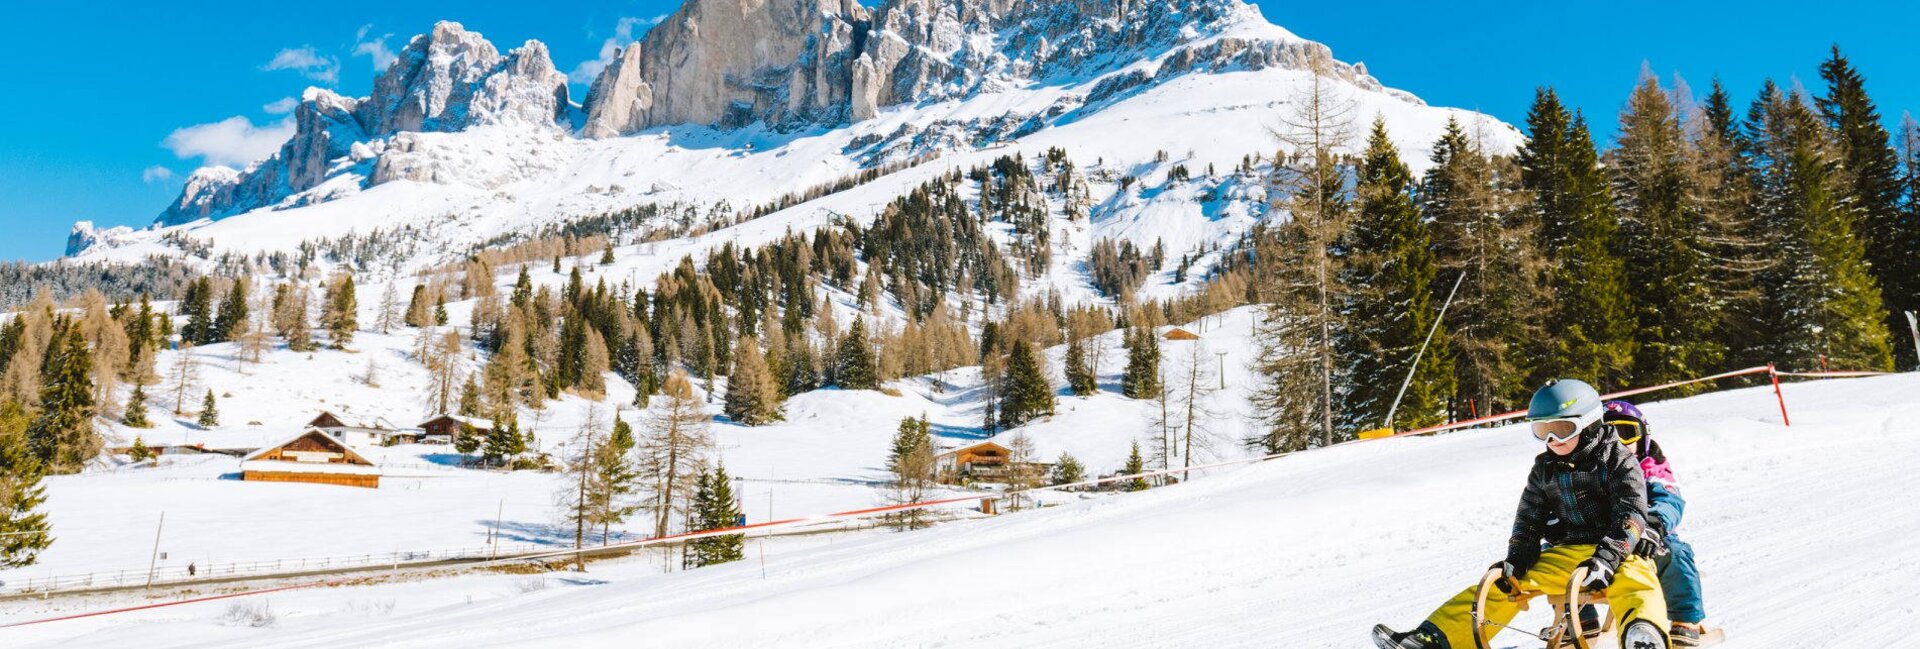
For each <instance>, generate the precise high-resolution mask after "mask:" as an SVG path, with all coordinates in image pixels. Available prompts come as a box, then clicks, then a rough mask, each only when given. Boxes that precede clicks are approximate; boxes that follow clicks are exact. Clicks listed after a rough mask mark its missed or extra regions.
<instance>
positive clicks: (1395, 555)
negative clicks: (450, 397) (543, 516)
mask: <svg viewBox="0 0 1920 649" xmlns="http://www.w3.org/2000/svg"><path fill="white" fill-rule="evenodd" d="M1916 388H1920V377H1916V376H1912V375H1897V376H1889V377H1880V378H1870V379H1854V380H1836V381H1819V382H1810V383H1796V384H1789V385H1788V386H1787V387H1786V390H1787V399H1788V405H1789V407H1790V408H1791V409H1792V414H1793V417H1794V420H1795V424H1794V426H1792V427H1791V428H1788V427H1784V426H1781V425H1780V424H1779V422H1778V410H1777V406H1776V405H1775V404H1774V402H1773V395H1772V391H1771V389H1770V388H1765V387H1762V388H1747V389H1740V390H1732V391H1727V392H1721V393H1714V394H1708V395H1703V396H1697V397H1692V398H1688V399H1680V400H1676V401H1672V402H1666V403H1656V404H1652V405H1651V406H1650V407H1648V408H1647V413H1648V415H1649V417H1650V418H1651V420H1652V421H1653V422H1654V426H1655V432H1654V434H1655V435H1656V438H1657V439H1660V440H1662V443H1663V445H1664V446H1665V447H1666V448H1667V450H1668V452H1669V455H1670V456H1671V457H1672V458H1673V462H1674V465H1675V468H1676V471H1677V472H1678V473H1679V477H1680V479H1681V481H1682V485H1683V487H1682V488H1683V490H1684V493H1685V494H1686V495H1687V497H1688V498H1689V511H1688V513H1689V516H1688V518H1687V520H1686V521H1685V522H1684V523H1683V524H1682V526H1681V533H1682V535H1683V536H1684V537H1685V538H1687V539H1688V540H1689V541H1690V542H1691V543H1693V545H1694V546H1695V548H1696V550H1697V551H1698V552H1699V557H1700V561H1701V568H1702V570H1703V571H1704V573H1705V574H1706V579H1707V581H1706V588H1707V597H1708V600H1707V602H1708V606H1709V614H1710V616H1711V618H1710V619H1711V621H1713V622H1714V623H1715V624H1718V625H1724V626H1726V627H1727V628H1728V629H1729V634H1730V636H1731V637H1732V640H1730V641H1729V642H1728V643H1727V644H1726V645H1724V646H1727V647H1730V648H1735V649H1737V648H1739V647H1775V646H1804V643H1805V642H1806V641H1807V638H1808V637H1809V636H1808V635H1807V634H1808V633H1810V632H1815V631H1817V632H1819V633H1822V634H1824V635H1823V636H1821V637H1822V639H1823V641H1822V642H1820V643H1819V644H1821V645H1822V646H1835V647H1882V646H1900V645H1899V643H1900V642H1903V641H1904V640H1905V638H1906V636H1907V633H1906V631H1907V630H1908V628H1909V627H1910V626H1911V625H1912V623H1913V622H1915V621H1916V616H1915V615H1914V613H1913V611H1912V609H1911V608H1910V607H1906V606H1905V605H1903V604H1900V603H1899V602H1900V601H1902V598H1901V597H1900V595H1901V594H1903V593H1904V592H1905V590H1906V589H1907V588H1908V586H1907V585H1908V584H1911V583H1914V582H1915V580H1916V579H1920V562H1915V561H1913V560H1911V559H1908V558H1904V555H1903V550H1904V545H1905V541H1906V539H1909V538H1911V537H1912V536H1913V535H1914V534H1915V533H1920V515H1916V514H1915V513H1914V512H1913V510H1912V508H1911V507H1907V506H1905V504H1904V501H1902V500H1900V499H1899V498H1889V497H1887V494H1899V493H1905V492H1906V491H1908V490H1911V489H1913V488H1915V487H1920V478H1917V477H1916V476H1915V475H1914V474H1913V471H1912V460H1911V458H1912V457H1914V453H1915V452H1916V451H1920V435H1916V433H1920V426H1916V424H1915V423H1914V422H1915V418H1914V415H1915V414H1920V404H1917V403H1916V402H1915V400H1914V399H1913V398H1912V396H1911V395H1912V394H1914V391H1915V389H1916ZM1538 451H1539V445H1538V444H1537V443H1536V442H1533V441H1532V440H1531V438H1530V437H1528V436H1527V435H1525V433H1524V430H1523V429H1522V428H1521V427H1519V426H1508V427H1502V428H1495V429H1485V430H1474V431H1463V432H1459V433H1453V434H1448V435H1442V436H1438V437H1431V438H1413V439H1394V440H1387V441H1381V442H1371V443H1365V444H1356V445H1347V446H1341V447H1336V448H1333V449H1328V450H1321V451H1314V452H1310V453H1305V454H1300V455H1295V456H1291V457H1288V458H1283V459H1280V460H1275V461H1271V462H1265V463H1260V464H1257V465H1253V466H1249V467H1246V468H1242V469H1238V470H1223V471H1218V472H1215V475H1211V476H1208V477H1206V478H1205V479H1197V480H1194V481H1192V482H1188V483H1186V484H1182V485H1177V486H1173V487H1169V488H1165V489H1159V490H1153V491H1148V492H1144V493H1140V494H1131V495H1126V496H1121V497H1112V498H1100V499H1095V500H1092V501H1088V502H1084V503H1080V504H1073V505H1069V506H1065V507H1055V508H1049V509H1044V510H1040V511H1036V512H1028V513H1021V514H1017V515H1006V516H1001V517H997V518H993V519H985V520H972V521H963V522H956V523H951V524H947V525H943V526H939V527H936V528H933V529H931V530H925V531H920V532H912V533H898V534H895V533H876V534H870V535H864V536H862V537H860V538H855V539H844V538H843V539H841V540H839V541H838V542H835V543H833V544H831V545H828V546H825V547H814V548H812V549H809V550H804V551H797V552H788V553H779V554H776V555H773V556H769V557H767V560H766V573H765V577H764V578H763V577H762V573H761V568H760V566H759V564H758V562H757V561H754V560H752V558H753V557H752V554H751V552H750V555H749V557H750V560H749V561H745V562H740V563H736V564H729V565H725V566H717V567H712V568H706V569H701V570H696V571H691V572H684V573H674V574H669V575H658V574H652V573H651V572H647V573H646V574H632V573H621V572H618V571H616V570H614V569H611V568H609V569H605V570H600V569H596V572H595V573H589V574H588V575H586V576H585V577H586V578H587V579H588V580H589V581H582V582H578V583H568V584H567V585H566V586H564V587H559V586H556V587H554V588H549V589H546V590H543V591H539V592H536V593H530V594H515V595H507V596H500V595H497V594H495V593H497V592H498V588H499V586H498V583H499V580H498V578H497V577H496V576H469V577H458V578H453V579H447V580H440V581H433V582H420V583H414V584H402V585H390V586H377V587H369V588H342V589H332V590H328V591H324V592H311V593H300V594H289V595H286V596H275V597H274V606H276V607H277V610H279V611H281V613H280V615H279V617H278V619H277V621H276V622H275V624H274V625H273V627H271V628H269V629H251V628H235V627H234V626H231V625H229V624H224V623H222V622H221V621H220V617H221V616H222V615H223V612H222V611H220V610H215V609H216V608H217V607H207V606H199V605H196V606H188V607H179V608H175V609H163V610H159V611H151V612H144V613H138V614H130V615H127V616H120V617H114V618H101V619H95V620H82V621H74V622H63V623H58V624H53V625H47V626H42V627H30V628H27V629H23V630H17V632H0V636H9V635H10V636H16V637H17V640H16V642H18V643H20V644H22V645H23V646H51V645H52V644H55V643H58V644H60V645H61V646H116V644H117V643H124V642H126V641H129V640H131V639H133V638H136V637H138V638H140V639H141V640H142V642H143V644H147V645H149V646H258V647H309V646H322V645H328V646H335V645H340V644H347V645H352V646H394V647H430V646H455V645H461V646H476V645H477V646H569V647H571V646H614V645H624V644H630V643H631V642H633V641H636V640H644V641H646V642H649V643H659V644H660V645H661V646H674V647H773V646H780V647H796V646H797V647H902V646H905V647H970V646H1019V647H1084V646H1101V645H1119V644H1125V645H1127V646H1155V647H1160V646H1166V647H1175V646H1193V645H1197V644H1202V643H1204V644H1207V645H1210V646H1224V647H1272V646H1289V647H1353V646H1359V645H1361V644H1363V643H1364V642H1365V639H1364V636H1365V632H1366V629H1367V628H1368V627H1370V626H1371V624H1372V623H1374V622H1380V621H1385V622H1388V623H1390V624H1394V625H1397V626H1402V627H1404V626H1407V625H1410V624H1411V623H1413V622H1417V621H1418V619H1419V618H1420V617H1423V616H1424V615H1425V614H1426V613H1427V612H1428V611H1429V610H1430V609H1431V608H1432V607H1433V606H1435V605H1437V604H1438V603H1439V602H1440V601H1441V600H1442V599H1444V598H1445V597H1447V596H1448V595H1450V594H1452V593H1453V592H1456V591H1457V590H1458V589H1460V588H1463V587H1465V586H1466V585H1468V584H1469V583H1470V582H1471V581H1472V580H1473V578H1474V577H1475V576H1477V575H1478V573H1479V572H1480V571H1482V570H1483V569H1484V567H1485V566H1486V565H1487V564H1489V563H1492V562H1494V561H1496V560H1498V559H1499V558H1500V556H1501V554H1502V553H1503V552H1504V542H1505V532H1506V528H1507V526H1508V524H1509V523H1510V521H1511V516H1512V509H1513V506H1514V503H1515V502H1517V499H1518V495H1517V492H1518V490H1519V487H1520V484H1521V482H1522V479H1523V477H1524V474H1525V470H1526V466H1527V464H1528V462H1529V459H1530V458H1531V456H1532V455H1534V454H1535V453H1537V452H1538ZM601 572H604V573H605V574H604V575H603V574H599V573H601ZM555 578H556V579H559V578H561V577H560V576H556V577H555ZM602 580H604V581H602ZM475 592H478V593H483V594H486V595H487V596H488V597H489V599H484V600H481V599H476V600H475V601H473V602H471V603H465V604H462V603H460V596H461V594H463V593H475ZM403 593H404V594H405V596H402V594H403ZM368 598H393V599H395V600H397V601H399V602H400V604H397V605H396V607H395V613H394V614H393V615H391V616H385V617H371V618H370V617H368V616H366V615H363V614H357V613H353V612H351V611H350V610H348V607H347V606H346V602H349V601H354V600H365V599H368ZM416 602H417V604H416ZM1875 604H1880V606H1875ZM56 606H57V604H56ZM1861 611H1874V612H1875V613H1877V614H1876V615H1861ZM1533 615H1534V617H1527V616H1523V617H1522V618H1521V621H1520V622H1517V623H1516V625H1517V626H1522V627H1523V628H1524V627H1525V626H1527V625H1529V624H1536V623H1539V622H1543V621H1544V619H1535V617H1538V616H1539V614H1538V613H1537V612H1536V613H1535V614H1533ZM1836 620H1846V622H1845V623H1836ZM716 629H720V630H724V631H721V632H716V631H715V630H716ZM1517 637H1518V636H1517V635H1516V636H1502V641H1501V643H1500V646H1502V647H1522V646H1528V645H1525V644H1523V643H1521V642H1520V641H1519V640H1516V639H1514V638H1517ZM9 644H12V643H9Z"/></svg>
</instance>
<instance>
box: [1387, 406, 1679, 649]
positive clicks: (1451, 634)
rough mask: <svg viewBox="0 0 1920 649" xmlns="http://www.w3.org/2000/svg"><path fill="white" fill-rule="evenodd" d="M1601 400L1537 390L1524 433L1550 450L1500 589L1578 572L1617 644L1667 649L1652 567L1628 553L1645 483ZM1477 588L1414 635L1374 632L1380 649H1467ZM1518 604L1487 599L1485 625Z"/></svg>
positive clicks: (1516, 528)
mask: <svg viewBox="0 0 1920 649" xmlns="http://www.w3.org/2000/svg"><path fill="white" fill-rule="evenodd" d="M1604 412H1605V408H1604V407H1603V406H1602V405H1601V402H1600V393H1599V392H1598V391H1596V390H1594V389H1593V386H1590V385H1587V384H1586V383H1585V382H1583V381H1578V380H1573V379H1562V380H1558V381H1554V382H1551V383H1548V384H1547V385H1546V387H1543V388H1540V390H1539V391H1537V392H1534V394H1533V399H1532V401H1531V403H1529V405H1528V408H1527V419H1528V421H1529V422H1530V424H1529V427H1530V428H1531V429H1532V431H1533V435H1534V437H1535V438H1536V439H1539V440H1540V441H1542V442H1544V443H1546V446H1547V450H1546V451H1545V452H1543V453H1541V454H1540V455H1539V456H1537V457H1535V458H1534V462H1533V469H1532V470H1531V471H1530V472H1529V473H1528V474H1527V486H1526V488H1525V489H1524V490H1523V491H1522V492H1521V494H1520V508H1519V511H1518V512H1517V513H1516V514H1515V516H1514V522H1513V532H1512V534H1511V535H1510V536H1509V537H1508V540H1507V556H1506V558H1505V559H1504V560H1502V561H1500V562H1499V563H1496V564H1494V568H1496V569H1499V570H1500V571H1501V572H1502V574H1503V575H1504V576H1503V577H1502V578H1501V579H1500V581H1499V582H1497V583H1498V584H1499V586H1500V588H1501V590H1504V591H1506V592H1515V591H1516V589H1520V590H1537V591H1545V592H1560V591H1564V590H1566V589H1567V586H1568V583H1567V582H1568V580H1570V579H1571V578H1572V576H1573V573H1574V571H1575V570H1576V569H1577V568H1586V569H1587V578H1586V581H1585V583H1583V584H1581V587H1582V588H1583V589H1585V590H1594V591H1602V592H1605V593H1606V596H1607V602H1608V609H1609V611H1610V612H1611V613H1612V615H1613V616H1614V617H1615V624H1616V628H1618V629H1621V634H1620V638H1621V646H1622V647H1627V648H1629V649H1667V648H1668V642H1667V628H1668V621H1667V604H1666V600H1665V599H1664V598H1663V597H1662V596H1661V593H1660V582H1659V577H1658V576H1657V575H1656V572H1655V569H1654V565H1653V562H1652V561H1651V560H1649V559H1647V558H1646V557H1643V556H1639V555H1636V554H1635V553H1634V548H1635V546H1636V545H1639V544H1640V543H1641V541H1642V539H1643V538H1644V537H1645V536H1646V535H1647V534H1648V531H1647V485H1646V479H1645V478H1644V477H1643V475H1642V473H1641V470H1640V462H1639V458H1636V457H1634V455H1633V452H1632V451H1631V450H1629V449H1627V448H1626V447H1624V446H1622V445H1621V444H1620V443H1619V442H1618V440H1617V439H1616V438H1615V437H1614V435H1613V430H1612V429H1611V428H1609V427H1608V426H1607V425H1606V424H1605V423H1604V422H1602V417H1603V415H1604ZM1474 595H1475V589H1474V588H1467V589H1466V590H1464V591H1461V592H1460V594H1458V595H1455V596H1454V597H1453V598H1452V599H1450V600H1447V602H1446V603H1445V604H1442V605H1440V608H1438V609H1436V610H1434V612H1433V614H1431V615H1429V616H1427V619H1426V621H1425V622H1422V623H1421V624H1420V626H1419V627H1418V628H1415V629H1413V630H1411V631H1407V632H1400V633H1396V632H1394V631H1393V630H1391V629H1389V628H1387V627H1386V626H1385V625H1381V626H1377V627H1374V630H1373V639H1374V644H1376V645H1378V646H1379V647H1380V649H1471V648H1472V647H1474V645H1475V642H1476V640H1475V637H1474V629H1473V622H1472V620H1471V616H1470V612H1471V611H1472V608H1473V603H1474ZM1519 610H1520V607H1519V604H1517V603H1514V602H1508V601H1505V600H1489V601H1488V602H1487V606H1486V608H1485V610H1483V611H1482V613H1483V614H1484V615H1485V617H1486V620H1487V621H1488V622H1489V623H1496V624H1506V623H1508V622H1510V621H1512V620H1513V617H1514V615H1516V614H1518V613H1519Z"/></svg>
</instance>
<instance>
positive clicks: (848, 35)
mask: <svg viewBox="0 0 1920 649" xmlns="http://www.w3.org/2000/svg"><path fill="white" fill-rule="evenodd" d="M1314 60H1317V61H1324V62H1326V63H1327V64H1328V67H1327V70H1328V72H1330V73H1331V74H1334V75H1336V76H1340V77H1343V78H1345V79H1347V80H1349V81H1351V82H1352V83H1354V84H1355V85H1356V86H1359V87H1362V88H1366V89H1370V90H1384V89H1383V88H1381V87H1380V85H1379V84H1378V83H1377V82H1375V81H1374V80H1373V79H1372V78H1371V77H1369V76H1367V75H1366V73H1365V71H1364V69H1363V68H1359V67H1357V66H1349V65H1346V64H1343V63H1339V62H1337V61H1333V60H1332V57H1331V54H1330V53H1329V52H1328V51H1327V49H1326V47H1325V46H1322V45H1320V44H1318V43H1314V42H1312V41H1307V40H1304V39H1300V38H1298V37H1295V36H1294V35H1293V34H1291V33H1289V32H1287V31H1286V30H1284V29H1281V28H1279V27H1277V26H1274V25H1272V24H1270V23H1268V22H1267V21H1266V19H1265V18H1264V17H1262V16H1261V15H1260V12H1259V10H1258V9H1257V8H1255V7H1254V6H1252V5H1249V4H1246V3H1245V2H1244V1H1243V0H1161V1H1157V2H1150V1H1148V0H884V1H883V2H881V3H880V4H878V5H877V6H875V7H873V8H871V9H869V8H867V7H864V6H862V5H861V4H859V2H858V1H857V0H688V1H687V2H686V3H685V4H683V5H682V6H681V7H680V8H679V10H677V11H675V12H674V13H673V14H672V15H670V16H668V17H667V18H666V19H664V20H663V21H662V22H661V23H660V24H658V25H656V26H655V27H654V28H653V29H652V30H651V31H650V32H649V33H647V34H646V35H645V37H644V38H642V39H641V40H640V41H639V42H636V43H634V44H632V45H630V46H628V47H627V48H625V49H624V50H623V51H622V52H620V53H619V55H618V56H617V57H616V58H615V59H614V60H613V61H611V62H610V63H609V64H608V65H607V66H606V68H605V69H604V70H603V71H602V72H601V74H600V75H599V77H598V78H596V79H595V80H594V82H593V84H592V86H591V89H590V91H589V92H588V94H587V97H586V101H585V103H584V104H583V105H574V104H572V103H570V101H569V96H568V87H567V79H566V76H565V75H563V74H561V73H560V72H559V71H558V70H557V69H555V67H554V65H553V62H552V60H551V57H550V56H549V54H548V52H547V48H546V46H545V45H543V44H541V43H540V42H538V41H528V42H527V43H526V44H524V45H522V46H521V47H519V48H516V49H513V50H511V51H508V52H507V53H505V54H501V53H500V52H499V51H498V50H497V49H496V48H495V47H494V45H493V44H492V43H490V42H488V41H487V40H486V39H485V38H484V37H482V36H481V35H480V34H477V33H474V32H469V31H467V30H466V29H464V28H463V27H461V26H460V25H459V24H458V23H452V22H441V23H438V24H436V25H434V27H433V29H432V31H431V32H429V33H427V34H424V35H420V36H416V37H414V38H413V39H412V40H411V41H410V42H409V43H408V44H407V46H406V47H405V48H404V49H403V50H402V51H401V52H400V53H399V56H398V57H397V58H396V60H395V61H394V62H393V63H392V64H390V65H389V66H388V68H387V69H386V70H385V71H384V72H383V73H382V74H380V76H379V77H378V78H377V79H376V80H375V82H374V86H373V91H372V92H371V93H370V94H369V96H367V97H364V98H351V97H344V96H341V95H338V94H335V93H333V92H331V91H327V90H322V89H309V90H308V91H306V93H305V94H304V95H303V96H302V100H301V102H300V104H299V105H298V106H297V107H296V108H295V110H294V121H295V124H296V129H295V133H294V135H293V136H292V138H291V139H290V140H289V141H288V142H287V143H286V144H285V145H283V146H282V147H281V148H280V150H279V151H278V152H277V153H275V154H274V155H273V156H271V157H269V158H268V159H266V160H262V161H260V162H258V163H255V164H254V165H253V166H251V167H249V168H248V169H245V170H241V171H236V170H231V169H224V168H207V169H202V170H199V171H197V172H195V173H194V174H193V175H192V176H190V177H189V178H188V179H187V182H186V186H185V187H184V188H183V190H182V192H181V195H180V197H179V198H178V199H177V200H175V201H174V203H173V204H172V205H170V206H169V207H168V208H167V209H166V211H165V212H163V213H162V214H161V215H160V217H159V218H158V219H157V222H158V223H159V224H160V225H175V224H180V223H186V222H190V221H193V220H196V219H201V218H214V219H218V218H222V217H225V216H229V215H233V214H238V213H241V212H245V211H248V210H252V209H256V208H261V207H291V206H297V205H303V204H310V203H316V202H324V201H329V200H332V199H334V198H336V197H338V196H341V195H344V194H348V193H352V192H354V191H358V190H360V189H365V188H369V187H374V186H377V185H380V184H383V183H388V182H393V181H398V180H409V181H417V182H428V183H441V184H463V185H469V186H473V187H476V188H480V189H485V190H489V191H492V190H496V189H499V188H501V187H503V186H505V185H507V184H510V183H512V182H516V181H520V180H528V179H530V178H532V177H534V176H536V175H538V174H540V173H545V172H547V171H549V170H552V169H555V168H557V167H558V165H559V164H561V161H560V160H559V158H560V157H563V155H564V154H562V153H558V152H556V149H555V147H554V146H552V143H553V142H555V141H557V140H562V139H566V138H569V137H575V136H584V137H586V138H596V139H598V138H613V137H619V136H623V135H629V134H633V133H637V132H640V131H644V130H647V129H650V128H655V127H660V126H668V125H681V124H691V125H701V126H713V127H719V128H733V127H739V126H744V125H748V124H755V123H758V124H765V125H766V126H768V127H769V128H771V129H773V130H776V131H794V130H798V129H802V128H809V127H816V126H836V125H842V124H846V123H849V122H861V121H865V120H868V119H871V118H873V117H875V116H877V115H879V114H880V113H881V112H882V111H884V110H886V109H888V108H889V107H893V106H901V105H912V104H916V103H925V102H938V101H945V100H953V99H964V98H968V97H973V96H977V95H981V94H985V93H994V92H999V91H1005V90H1010V89H1020V88H1033V87H1037V86H1045V87H1056V88H1060V89H1061V90H1062V91H1061V92H1060V93H1059V96H1058V98H1057V100H1055V101H1054V102H1053V103H1052V105H1050V106H1047V107H1046V108H1044V109H1043V110H1040V111H1038V112H1029V113H1016V112H1007V113H1006V114H1002V115H989V116H982V117H979V118H978V119H973V120H971V121H968V122H966V123H957V122H935V123H927V124H920V125H917V126H903V127H901V128H900V129H899V130H897V131H894V132H893V135H890V136H885V137H880V136H874V137H878V138H879V140H882V141H872V142H866V143H864V144H862V145H861V146H862V147H863V148H866V152H865V153H863V154H862V157H861V160H862V164H873V163H877V162H880V161H882V160H885V159H889V158H900V157H910V156H916V155H921V154H926V153H933V152H935V151H934V150H935V149H943V148H952V147H958V146H968V145H977V144H979V143H983V142H993V141H1005V140H1007V139H1011V138H1017V137H1021V136H1023V135H1025V134H1028V133H1031V132H1033V131H1035V130H1037V129H1041V128H1045V127H1046V126H1047V125H1048V124H1050V123H1053V121H1054V120H1058V119H1061V118H1063V117H1064V116H1066V115H1068V114H1070V113H1073V112H1074V111H1082V112H1084V111H1087V110H1097V109H1098V107H1099V106H1101V105H1103V104H1105V103H1107V102H1112V101H1118V100H1120V99H1122V98H1124V97H1126V96H1130V95H1131V94H1134V93H1138V92H1142V91H1144V90H1146V89H1148V88H1151V87H1153V86H1154V85H1156V84H1159V83H1163V82H1165V81H1167V80H1169V79H1171V78H1173V77H1177V76H1180V75H1183V74H1189V73H1195V72H1222V71H1233V70H1260V69H1265V68H1274V67H1279V68H1292V69H1304V68H1305V67H1307V65H1308V61H1314ZM1389 92H1391V91H1389ZM1394 96H1395V97H1398V98H1399V99H1401V100H1403V101H1409V102H1417V100H1415V99H1413V98H1412V97H1411V96H1410V95H1405V94H1404V93H1399V94H1395V95H1394ZM481 127H487V128H491V129H494V130H496V131H501V134H498V135H494V136H488V138H483V139H488V140H489V141H490V142H491V144H490V143H489V142H472V141H466V140H462V139H459V138H448V137H438V136H430V135H424V134H436V133H456V132H463V131H468V130H471V129H476V128H481ZM508 143H511V145H510V146H509V145H508ZM490 146H491V147H493V148H489V147H490ZM322 185H325V187H324V188H323V187H322Z"/></svg>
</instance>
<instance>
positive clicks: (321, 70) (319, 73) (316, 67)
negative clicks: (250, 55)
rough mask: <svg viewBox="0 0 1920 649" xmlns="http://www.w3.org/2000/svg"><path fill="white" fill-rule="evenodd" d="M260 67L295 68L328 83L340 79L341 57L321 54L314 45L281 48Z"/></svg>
mask: <svg viewBox="0 0 1920 649" xmlns="http://www.w3.org/2000/svg"><path fill="white" fill-rule="evenodd" d="M260 69H262V70H269V71H271V70H293V71H295V72H299V73H300V74H301V76H304V77H306V78H308V79H312V80H314V81H319V82H321V83H328V84H331V83H335V82H337V81H339V80H340V59H337V58H334V57H331V56H321V55H320V52H318V51H316V50H314V49H313V46H312V45H304V46H301V47H298V48H291V47H290V48H287V49H283V50H280V52H279V53H278V54H275V55H273V60H271V61H268V62H267V64H266V65H263V66H260Z"/></svg>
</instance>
